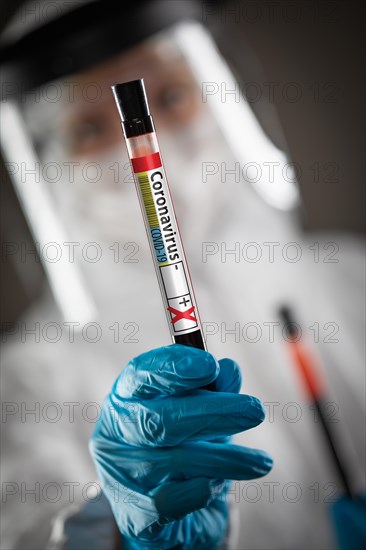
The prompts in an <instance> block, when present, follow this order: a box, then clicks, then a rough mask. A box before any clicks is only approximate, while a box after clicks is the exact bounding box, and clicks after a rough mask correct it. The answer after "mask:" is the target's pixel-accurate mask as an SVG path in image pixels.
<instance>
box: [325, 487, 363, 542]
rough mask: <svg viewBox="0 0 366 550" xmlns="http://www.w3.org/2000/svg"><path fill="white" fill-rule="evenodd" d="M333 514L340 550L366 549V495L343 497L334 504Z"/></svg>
mask: <svg viewBox="0 0 366 550" xmlns="http://www.w3.org/2000/svg"><path fill="white" fill-rule="evenodd" d="M331 512H332V518H333V522H334V527H335V532H336V535H337V543H338V548H339V550H362V549H363V548H366V495H361V496H359V497H357V498H354V499H351V498H348V497H342V498H340V499H339V500H337V501H336V502H334V503H333V504H332V508H331Z"/></svg>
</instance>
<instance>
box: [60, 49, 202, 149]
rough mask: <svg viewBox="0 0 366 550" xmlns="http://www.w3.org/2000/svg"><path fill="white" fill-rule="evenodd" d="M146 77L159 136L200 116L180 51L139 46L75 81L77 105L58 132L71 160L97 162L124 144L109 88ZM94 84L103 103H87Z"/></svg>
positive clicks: (64, 117)
mask: <svg viewBox="0 0 366 550" xmlns="http://www.w3.org/2000/svg"><path fill="white" fill-rule="evenodd" d="M169 46H170V47H169ZM141 77H143V78H144V80H145V86H146V90H147V94H148V98H149V105H150V109H151V112H152V113H153V116H154V121H155V123H156V126H157V128H158V132H161V131H162V132H165V131H166V132H175V131H177V130H181V129H184V127H186V126H187V125H189V124H190V123H191V122H192V121H193V120H194V119H195V118H196V117H197V116H198V114H199V112H200V109H202V104H201V101H200V91H199V89H198V87H197V84H196V82H195V80H194V78H193V75H192V73H191V71H190V69H189V67H188V65H187V64H186V62H185V61H184V59H183V58H182V57H181V56H180V55H179V52H174V51H173V48H172V47H171V44H168V43H167V42H164V41H159V42H156V41H155V42H151V43H150V44H149V45H147V44H144V45H139V46H137V47H135V48H133V49H131V50H130V51H129V52H127V53H123V54H121V55H119V56H117V57H115V58H113V59H112V60H111V61H109V62H107V63H104V64H102V65H99V66H97V67H95V68H93V69H92V70H89V71H86V72H83V73H81V74H79V75H76V78H73V80H76V81H77V83H78V86H77V88H76V95H75V100H74V101H73V102H71V103H70V104H69V105H67V106H65V110H64V111H63V113H62V120H60V122H59V128H58V131H59V132H61V136H62V140H63V146H64V147H65V148H66V150H67V156H68V157H69V158H72V159H74V160H75V159H76V160H78V159H80V160H81V159H83V158H84V159H85V158H90V157H98V156H99V155H101V154H104V153H105V152H106V151H108V149H110V148H112V147H113V146H114V145H115V144H116V143H120V142H121V140H122V134H121V126H120V121H119V117H118V116H117V112H116V106H115V102H114V99H113V96H112V93H111V89H110V86H111V85H112V84H115V83H118V82H123V81H128V80H134V79H138V78H141ZM91 83H96V84H97V86H98V90H101V94H100V95H101V97H100V99H98V101H88V100H87V99H85V97H83V94H82V93H81V91H82V90H85V89H87V87H88V85H90V84H91Z"/></svg>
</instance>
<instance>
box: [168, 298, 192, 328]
mask: <svg viewBox="0 0 366 550" xmlns="http://www.w3.org/2000/svg"><path fill="white" fill-rule="evenodd" d="M190 303H191V300H190V298H189V297H187V298H186V297H185V296H183V297H182V300H181V301H180V302H178V304H179V305H182V306H183V307H186V306H187V305H188V304H190ZM168 311H170V313H171V314H172V315H173V317H172V324H173V325H175V323H177V322H178V321H180V320H181V319H187V320H188V321H193V322H194V323H197V319H196V317H195V314H194V306H191V307H190V308H188V309H184V310H181V309H177V308H175V307H172V306H169V307H168Z"/></svg>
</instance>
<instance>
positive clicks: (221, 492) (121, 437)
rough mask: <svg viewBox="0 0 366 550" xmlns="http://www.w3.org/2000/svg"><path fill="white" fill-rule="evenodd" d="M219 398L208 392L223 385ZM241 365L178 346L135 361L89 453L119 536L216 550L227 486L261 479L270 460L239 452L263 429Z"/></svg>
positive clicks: (110, 400)
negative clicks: (243, 437) (233, 439)
mask: <svg viewBox="0 0 366 550" xmlns="http://www.w3.org/2000/svg"><path fill="white" fill-rule="evenodd" d="M214 380H215V383H216V387H217V390H218V391H217V392H211V391H208V390H202V389H199V388H200V387H201V386H204V385H206V384H209V383H210V382H212V381H214ZM240 386H241V375H240V368H239V366H238V365H237V364H236V363H235V362H234V361H232V360H231V359H222V360H221V361H219V362H218V361H216V359H215V358H214V357H213V356H212V355H211V354H210V353H208V352H206V351H202V350H199V349H195V348H191V347H186V346H180V345H177V344H175V345H172V346H167V347H163V348H159V349H156V350H152V351H149V352H147V353H144V354H142V355H140V356H139V357H137V358H135V359H133V360H132V361H131V362H130V363H129V364H128V365H127V366H126V368H125V369H124V370H123V371H122V373H121V375H120V376H119V378H118V379H117V380H116V382H115V384H114V386H113V388H112V391H111V393H110V395H109V396H108V397H107V399H106V400H105V402H104V404H103V407H102V413H101V415H100V418H99V421H98V423H97V425H96V428H95V431H94V434H93V437H92V440H91V442H90V449H91V453H92V456H93V458H94V461H95V463H96V467H97V470H98V474H99V476H100V479H101V484H102V488H103V491H104V492H105V494H106V496H107V498H108V500H109V502H110V504H111V507H112V510H113V513H114V516H115V519H116V521H117V524H118V527H119V529H120V531H121V533H122V534H123V536H124V537H125V538H126V539H127V540H128V542H129V546H130V547H131V548H136V549H145V548H146V549H147V548H159V549H165V548H173V547H175V546H179V547H180V548H184V549H188V548H189V549H190V550H194V549H196V548H199V549H206V548H207V549H210V550H213V549H214V548H215V547H216V546H217V545H218V544H219V543H220V542H221V541H222V539H223V538H224V536H225V531H226V527H227V521H228V507H227V503H226V493H227V491H228V489H229V487H230V482H229V481H225V480H232V479H236V480H241V479H243V480H244V479H245V480H247V479H253V478H257V477H261V476H263V475H265V474H267V472H269V470H270V469H271V467H272V459H271V458H270V457H269V455H268V454H266V453H265V452H264V451H259V450H254V449H249V448H246V447H241V446H238V445H233V444H231V443H230V437H228V436H231V435H232V434H234V433H238V432H242V431H244V430H249V429H250V428H253V427H254V426H257V425H258V424H260V423H261V422H262V421H263V419H264V416H265V413H264V409H263V407H262V405H261V403H260V401H259V400H258V399H256V398H255V397H252V396H249V395H240V394H238V392H239V389H240Z"/></svg>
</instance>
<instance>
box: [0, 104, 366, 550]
mask: <svg viewBox="0 0 366 550" xmlns="http://www.w3.org/2000/svg"><path fill="white" fill-rule="evenodd" d="M116 116H117V115H116ZM199 122H201V124H199V123H197V125H196V126H195V128H193V129H192V134H189V133H188V135H189V136H191V137H190V138H189V139H190V140H192V139H193V138H192V135H193V136H195V137H194V139H193V143H192V141H189V140H188V142H187V143H185V146H186V149H184V148H183V147H182V149H181V150H179V151H178V153H177V152H176V154H175V156H174V157H173V155H170V154H169V148H170V147H173V148H174V145H175V146H176V144H177V143H178V142H175V143H174V141H173V140H172V138H171V137H170V138H169V137H166V136H164V135H159V136H158V137H159V138H160V145H161V150H162V153H163V158H164V160H165V162H166V170H167V175H168V179H169V181H170V185H171V189H172V194H173V198H174V201H175V206H176V211H177V217H178V220H179V222H180V228H181V233H182V239H183V243H184V245H185V249H186V254H187V259H188V264H189V267H190V271H191V275H192V280H193V285H194V289H195V293H196V298H197V303H198V306H199V309H200V315H201V318H202V321H203V322H204V326H205V328H206V333H207V345H208V349H209V351H210V352H211V353H212V354H214V355H215V356H216V357H217V358H221V357H231V358H233V359H235V360H236V361H237V362H238V363H239V364H240V365H241V366H242V373H243V386H242V392H244V393H249V394H253V395H255V396H257V397H259V398H260V399H261V400H262V402H263V403H264V404H265V408H266V409H267V413H268V414H267V419H266V420H265V421H264V423H263V424H262V425H261V426H259V427H258V428H255V429H253V430H251V431H249V432H244V433H242V434H239V435H238V436H236V438H235V440H236V442H237V443H242V444H244V445H247V446H253V447H258V448H262V449H264V450H266V451H267V452H268V453H270V454H271V455H272V456H273V458H274V467H273V470H272V471H271V473H270V474H269V475H268V476H266V477H264V478H262V479H260V480H253V481H249V482H233V487H232V491H231V501H232V504H233V510H232V518H231V519H232V521H231V523H232V531H231V542H229V544H231V547H232V548H235V549H239V548H240V549H254V548H258V549H268V550H269V549H273V550H274V549H283V550H285V549H289V550H290V549H291V550H295V549H298V550H303V549H304V548H314V549H315V548H316V549H326V548H332V547H334V540H333V535H332V528H331V523H330V519H329V518H328V515H327V512H328V511H327V507H328V506H329V503H330V502H331V500H332V498H335V497H337V496H338V495H339V494H340V489H341V488H340V485H339V482H338V480H337V478H336V473H335V472H334V470H333V465H332V462H331V459H330V457H329V455H328V454H327V448H326V446H325V444H324V440H323V437H322V434H321V431H320V427H319V425H318V423H317V422H315V421H314V412H313V411H312V410H311V408H310V406H309V403H308V401H307V397H306V393H305V392H304V390H303V386H302V382H301V380H300V379H299V376H298V373H297V372H296V370H295V369H294V367H293V365H292V362H291V358H290V354H289V349H288V343H287V341H286V339H284V337H283V335H282V326H280V325H279V321H280V320H279V318H278V308H279V307H280V306H281V305H283V304H289V305H290V306H292V307H293V308H294V311H295V312H296V314H297V317H298V320H299V321H300V323H301V325H302V328H303V339H304V340H305V341H306V342H307V343H308V345H309V347H310V349H311V350H312V353H313V354H314V355H315V356H317V357H318V359H319V362H320V363H322V365H323V372H324V374H325V376H326V379H327V381H328V382H329V388H331V390H329V395H328V398H329V401H330V402H332V405H331V406H330V409H329V411H330V415H333V418H334V419H335V420H336V422H335V423H334V428H335V429H336V431H337V432H339V435H340V439H339V441H340V445H341V450H342V452H343V453H344V454H345V456H346V459H347V461H348V464H349V467H350V469H351V474H352V475H353V476H354V481H355V487H356V488H358V489H362V487H363V480H362V476H361V475H360V473H359V470H360V465H361V461H362V458H363V457H362V452H363V438H362V427H363V422H364V421H363V418H364V412H363V411H364V402H363V399H364V396H363V384H362V381H363V368H364V365H363V359H364V356H363V347H362V340H363V334H364V333H363V328H364V318H363V313H362V308H361V303H363V301H364V300H363V298H364V288H363V281H364V249H363V244H362V243H361V242H360V241H359V240H358V239H357V238H355V237H350V236H347V235H341V234H326V235H324V234H323V235H320V234H312V235H307V236H305V235H304V234H303V233H302V232H301V231H300V230H299V229H298V226H297V223H296V219H295V215H294V214H293V213H284V212H281V211H279V210H275V209H274V208H272V207H270V206H268V205H267V204H266V203H265V202H264V201H263V200H262V199H261V198H260V197H259V196H258V195H257V193H256V192H255V190H254V189H253V188H252V187H251V186H249V185H248V184H246V183H245V182H240V183H236V182H235V181H234V178H230V177H229V176H228V177H227V180H226V182H222V181H221V179H220V174H219V175H218V176H216V177H215V178H211V179H210V178H209V179H208V181H207V182H206V183H203V182H202V160H209V161H215V162H218V163H219V164H220V162H221V160H225V161H227V162H228V163H229V164H230V162H232V157H231V153H230V151H229V150H228V149H227V148H226V146H225V143H224V141H223V140H222V138H218V132H217V130H215V131H213V129H212V127H211V126H210V123H209V122H208V120H206V119H203V120H201V121H199ZM195 132H196V133H195ZM177 139H178V138H177ZM182 139H183V140H184V138H182ZM194 140H196V141H194ZM172 141H173V144H172ZM189 143H191V147H190V148H189V147H188V145H189ZM187 147H188V149H187ZM178 149H179V147H178ZM183 150H185V151H186V152H185V153H184V152H182V151H183ZM125 155H126V152H125V151H124V150H123V148H122V147H117V148H116V149H115V150H114V151H111V153H110V155H109V158H108V159H104V160H102V161H103V162H106V163H110V162H113V159H114V160H120V161H121V162H125V160H127V159H125ZM117 156H120V158H117ZM123 159H125V160H123ZM198 182H199V183H198ZM66 188H67V183H65V186H59V187H58V189H56V191H55V193H56V196H57V200H58V201H60V202H62V201H64V203H65V205H64V208H65V209H64V210H63V213H64V216H68V217H69V218H70V219H69V222H70V223H69V231H70V240H71V241H78V242H80V243H81V245H82V244H83V243H87V242H92V241H93V242H97V243H99V244H100V246H101V248H102V251H103V254H102V257H101V259H100V260H99V261H98V262H95V263H92V262H88V261H81V269H82V272H83V274H84V277H85V281H86V285H87V288H88V289H89V290H90V291H91V292H92V295H93V296H94V298H95V301H96V305H97V308H98V318H97V319H95V322H96V323H98V327H99V329H98V330H99V334H98V335H97V336H96V334H97V333H96V332H95V330H96V329H95V326H94V328H93V326H90V327H89V328H88V330H87V331H82V332H77V331H75V334H74V337H73V336H72V329H71V328H70V322H72V321H73V319H67V320H66V321H67V322H68V323H69V325H65V324H64V323H65V320H64V319H62V318H61V316H60V314H59V313H58V310H57V308H56V307H55V305H54V303H53V300H52V297H51V296H50V294H49V293H48V291H45V293H44V295H43V297H42V299H41V300H40V301H39V302H38V303H37V304H35V305H34V306H33V307H32V308H31V309H30V310H29V311H28V312H27V314H26V315H25V317H24V319H22V321H21V322H20V323H19V327H18V328H19V330H18V332H16V333H15V334H14V335H9V336H8V337H7V342H6V344H5V345H4V346H3V350H2V370H1V388H2V393H3V395H2V399H3V401H4V402H5V403H6V406H5V408H3V412H4V411H5V416H4V414H3V424H2V431H3V466H2V481H3V513H4V516H3V522H2V524H3V525H2V526H3V534H2V541H3V543H2V544H3V546H2V548H4V549H5V548H6V549H15V548H16V549H21V548H44V547H45V544H46V541H47V539H48V537H49V534H50V525H51V519H52V518H53V517H55V516H56V515H57V514H58V513H59V512H60V510H64V509H65V507H69V505H70V504H71V505H73V506H74V508H75V510H76V508H77V506H78V505H79V504H80V503H85V502H86V501H88V500H90V499H91V498H92V496H93V494H94V492H93V491H94V489H95V487H96V474H95V469H94V466H93V463H92V461H91V458H90V456H89V453H88V438H89V437H90V434H91V432H92V429H93V425H94V421H95V420H96V417H97V414H98V411H100V405H101V403H102V400H103V398H104V397H105V395H106V394H107V392H108V391H109V390H110V388H111V386H112V384H113V381H114V380H115V378H116V377H117V376H118V374H119V373H120V371H121V369H123V367H124V365H126V363H127V362H128V361H129V359H131V358H132V357H134V356H136V355H138V354H140V353H142V352H144V351H147V350H149V349H152V348H156V347H159V346H162V345H167V344H169V343H170V335H169V331H168V327H167V325H166V319H165V315H164V311H163V308H162V304H161V297H160V294H159V289H158V284H157V281H156V278H155V274H154V269H153V264H152V260H151V256H150V251H149V249H148V245H147V241H146V235H145V230H144V227H143V223H142V219H141V214H140V212H139V207H138V202H137V198H136V196H135V191H134V188H133V184H131V183H126V184H124V185H123V186H121V187H120V188H118V190H117V191H116V189H115V188H114V187H113V186H112V188H111V189H110V190H109V191H108V190H107V191H106V190H104V191H103V190H100V194H99V195H98V194H96V195H95V200H94V205H93V204H92V203H93V199H91V200H90V204H89V203H86V201H87V200H88V197H89V192H88V193H87V195H83V193H82V191H81V193H80V194H79V193H78V192H77V185H76V186H75V188H74V190H72V189H71V190H70V189H69V191H68V192H65V190H66ZM72 191H74V193H73V192H72ZM109 193H110V194H109ZM104 214H107V215H106V216H104ZM118 220H120V223H121V226H120V227H119V223H118ZM116 231H117V232H119V233H118V236H117V238H115V237H114V235H115V233H116ZM118 239H119V241H120V258H119V261H115V258H114V252H113V251H112V250H110V249H109V246H111V244H112V243H113V242H115V241H117V240H118ZM126 243H137V245H138V249H137V247H136V245H135V244H133V245H126ZM207 243H209V244H207ZM248 243H255V244H252V245H249V246H248ZM266 243H267V244H266ZM289 243H295V244H289ZM316 243H318V244H316ZM327 243H335V245H330V246H329V247H328V248H326V247H325V245H327ZM124 245H126V248H125V249H123V246H124ZM317 247H318V248H317ZM80 248H81V247H80ZM317 249H318V250H319V259H318V258H317V256H316V255H315V254H316V250H317ZM225 250H226V251H227V254H226V255H225ZM229 250H232V251H233V250H236V252H235V253H228V251H229ZM330 253H333V255H330ZM294 258H295V259H296V260H297V261H294ZM134 260H137V261H134ZM254 260H257V261H254ZM327 260H332V261H327ZM22 323H23V324H22ZM37 323H39V334H40V337H39V338H38V336H35V335H34V334H30V333H29V334H26V331H27V330H31V329H35V328H36V330H38V328H37V325H36V324H37ZM47 323H54V324H56V325H58V326H59V327H61V329H62V334H61V337H60V338H59V339H58V341H54V342H52V341H51V340H52V339H56V338H55V336H54V334H55V333H54V332H52V327H51V328H49V332H47V331H46V332H45V331H44V329H45V327H47ZM111 327H112V328H111ZM117 327H119V334H118V335H117V332H116V331H117ZM310 327H312V328H310ZM99 337H100V338H99ZM98 338H99V339H98ZM23 340H25V341H23ZM37 340H38V341H37ZM92 340H96V341H92ZM30 410H34V411H35V413H33V414H32V413H31V412H29V411H30ZM27 411H28V412H27ZM31 490H33V491H34V493H33V494H31V493H30V492H29V491H31ZM56 528H57V525H56ZM87 528H88V529H92V528H93V522H92V521H91V523H90V526H87ZM55 536H56V535H55Z"/></svg>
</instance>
